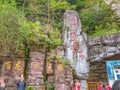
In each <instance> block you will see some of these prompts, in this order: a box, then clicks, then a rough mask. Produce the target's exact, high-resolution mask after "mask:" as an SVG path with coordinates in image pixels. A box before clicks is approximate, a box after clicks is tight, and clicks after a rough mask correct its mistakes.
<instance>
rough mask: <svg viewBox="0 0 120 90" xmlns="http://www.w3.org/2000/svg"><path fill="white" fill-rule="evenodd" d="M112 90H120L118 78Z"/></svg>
mask: <svg viewBox="0 0 120 90" xmlns="http://www.w3.org/2000/svg"><path fill="white" fill-rule="evenodd" d="M112 90H120V80H116V81H115V82H114V83H113V85H112Z"/></svg>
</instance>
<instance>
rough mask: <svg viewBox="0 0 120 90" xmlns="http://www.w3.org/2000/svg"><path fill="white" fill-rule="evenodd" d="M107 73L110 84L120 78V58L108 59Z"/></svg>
mask: <svg viewBox="0 0 120 90" xmlns="http://www.w3.org/2000/svg"><path fill="white" fill-rule="evenodd" d="M106 67H107V75H108V81H109V84H110V86H112V84H113V83H114V81H115V80H120V60H114V61H106Z"/></svg>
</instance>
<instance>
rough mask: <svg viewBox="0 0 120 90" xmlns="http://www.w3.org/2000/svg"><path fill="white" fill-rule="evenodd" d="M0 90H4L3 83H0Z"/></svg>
mask: <svg viewBox="0 0 120 90" xmlns="http://www.w3.org/2000/svg"><path fill="white" fill-rule="evenodd" d="M0 90H5V83H4V82H0Z"/></svg>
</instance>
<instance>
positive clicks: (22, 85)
mask: <svg viewBox="0 0 120 90" xmlns="http://www.w3.org/2000/svg"><path fill="white" fill-rule="evenodd" d="M16 85H17V90H25V88H26V81H25V80H24V77H23V75H22V76H21V77H20V80H19V81H17V82H16Z"/></svg>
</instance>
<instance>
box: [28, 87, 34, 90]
mask: <svg viewBox="0 0 120 90" xmlns="http://www.w3.org/2000/svg"><path fill="white" fill-rule="evenodd" d="M26 90H35V88H33V87H31V86H27V87H26Z"/></svg>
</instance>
